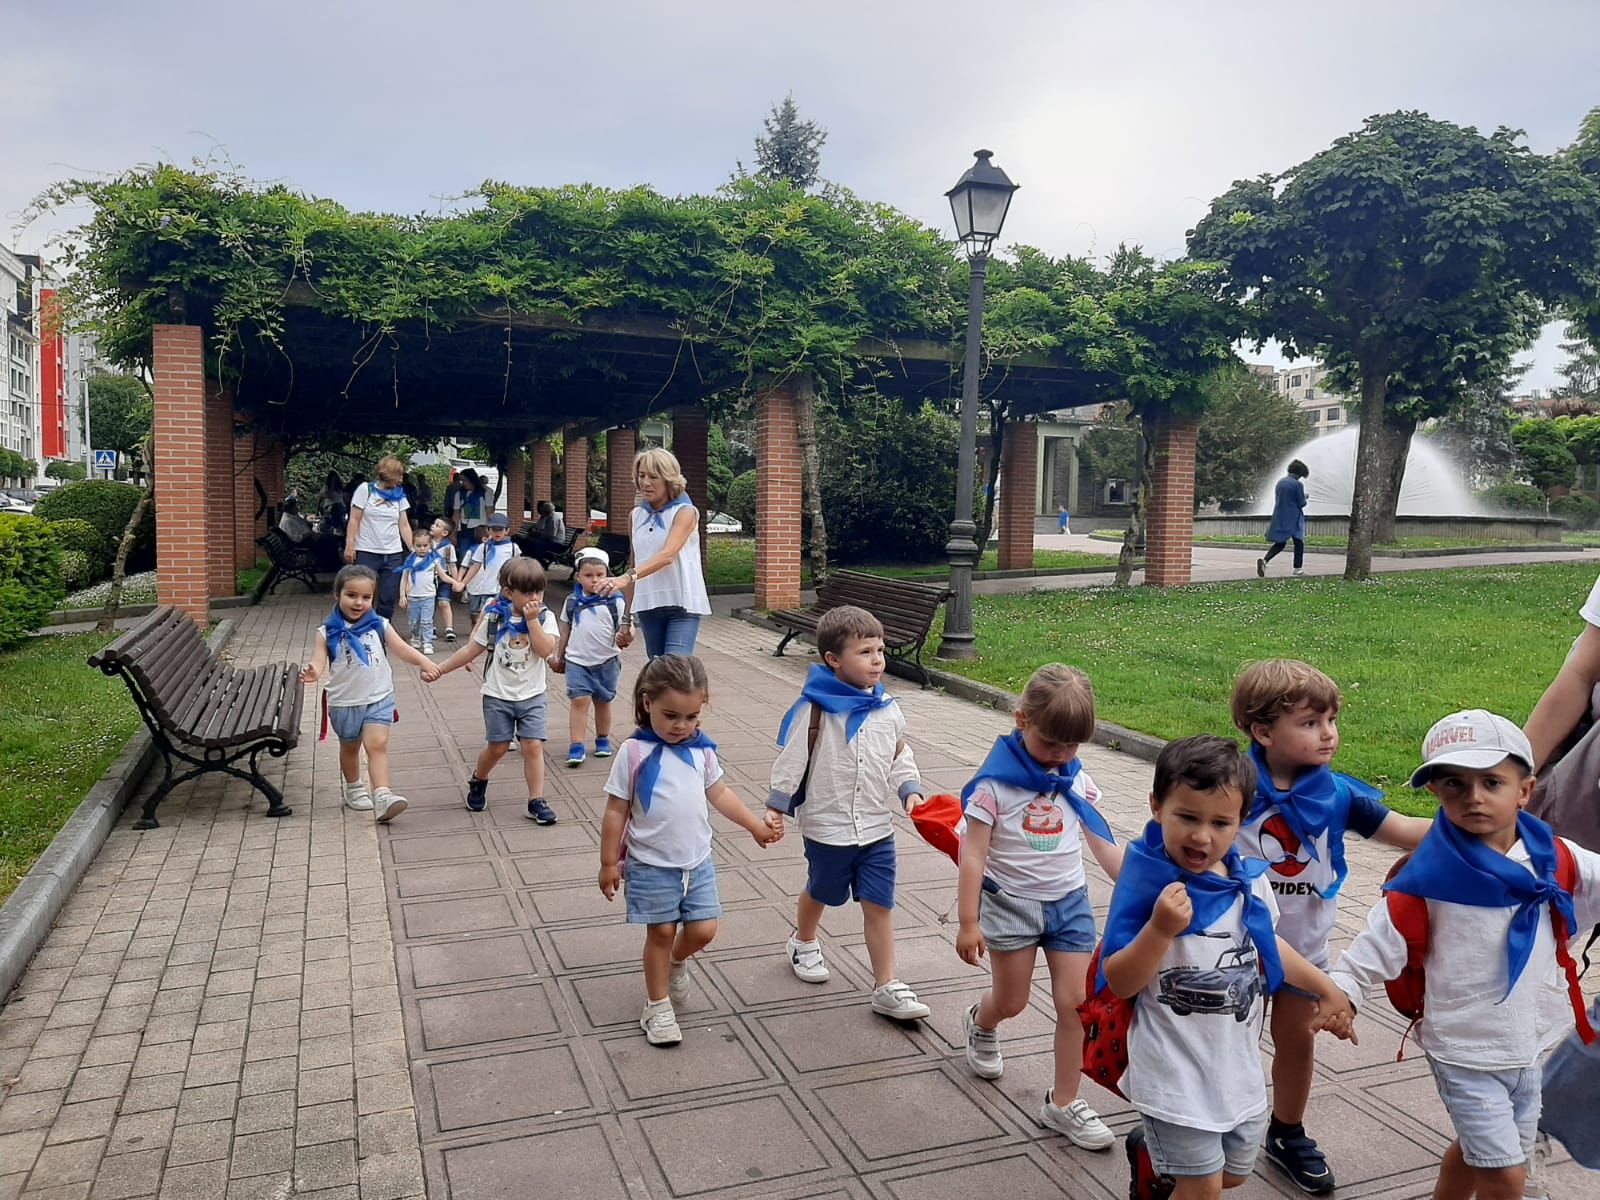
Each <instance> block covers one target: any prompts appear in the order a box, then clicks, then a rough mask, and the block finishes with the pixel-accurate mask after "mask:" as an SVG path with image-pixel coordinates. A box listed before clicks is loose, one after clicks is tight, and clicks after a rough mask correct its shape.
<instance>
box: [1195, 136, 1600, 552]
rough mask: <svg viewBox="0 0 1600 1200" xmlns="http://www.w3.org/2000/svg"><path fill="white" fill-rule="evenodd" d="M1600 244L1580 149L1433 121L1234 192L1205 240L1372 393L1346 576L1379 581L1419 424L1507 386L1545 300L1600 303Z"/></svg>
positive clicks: (1364, 401)
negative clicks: (1379, 541) (1496, 385)
mask: <svg viewBox="0 0 1600 1200" xmlns="http://www.w3.org/2000/svg"><path fill="white" fill-rule="evenodd" d="M1597 237H1600V185H1597V182H1596V177H1595V176H1594V175H1591V174H1589V173H1586V171H1585V170H1584V169H1583V167H1582V166H1581V165H1580V163H1579V162H1578V161H1577V159H1576V157H1575V156H1573V155H1554V156H1543V155H1538V154H1534V153H1533V152H1532V151H1530V150H1528V149H1527V148H1526V147H1525V146H1523V145H1522V144H1521V135H1520V134H1519V133H1517V132H1515V131H1513V130H1508V129H1499V130H1496V131H1495V132H1494V133H1493V134H1490V135H1488V136H1484V135H1482V134H1480V133H1479V132H1478V131H1477V130H1476V129H1473V128H1470V127H1466V128H1464V127H1461V126H1458V125H1453V124H1451V123H1450V122H1447V121H1437V120H1434V119H1432V118H1431V117H1429V116H1427V115H1426V114H1424V113H1420V112H1397V113H1389V114H1386V115H1383V116H1376V117H1372V118H1369V119H1368V120H1367V122H1366V123H1365V124H1364V125H1363V127H1362V128H1361V129H1360V130H1358V131H1356V132H1355V133H1352V134H1349V135H1347V136H1345V137H1341V138H1339V139H1338V140H1337V141H1335V142H1334V143H1333V145H1332V146H1330V147H1329V148H1328V149H1326V150H1323V151H1321V152H1320V153H1318V154H1316V155H1314V156H1312V157H1311V158H1310V159H1308V160H1307V161H1306V162H1303V163H1301V164H1299V165H1298V166H1295V167H1292V168H1290V169H1289V170H1288V171H1286V172H1284V173H1283V174H1281V175H1277V176H1270V175H1269V176H1264V177H1262V178H1260V179H1254V180H1247V181H1241V182H1239V183H1236V184H1234V185H1233V187H1232V188H1231V189H1230V190H1229V191H1228V192H1227V193H1225V194H1224V195H1222V196H1220V197H1218V198H1217V199H1216V200H1214V201H1213V202H1212V204H1211V208H1210V211H1209V212H1208V213H1207V214H1206V216H1205V217H1204V218H1202V219H1201V221H1200V222H1199V223H1198V224H1197V225H1196V227H1195V228H1194V229H1193V230H1191V231H1190V234H1189V250H1190V253H1191V254H1192V255H1194V256H1195V257H1197V258H1202V259H1208V260H1211V261H1215V262H1219V263H1221V264H1223V265H1224V266H1225V267H1226V268H1227V272H1228V277H1229V283H1228V290H1229V293H1230V294H1231V295H1232V296H1234V297H1235V298H1236V299H1238V301H1239V302H1240V303H1241V304H1242V305H1243V306H1244V307H1245V310H1246V312H1247V313H1248V314H1249V317H1250V321H1251V325H1252V326H1253V333H1254V335H1255V336H1256V337H1258V338H1261V339H1265V338H1268V337H1276V338H1277V339H1278V340H1279V341H1280V342H1282V343H1283V344H1284V346H1285V347H1286V348H1287V349H1288V351H1289V352H1290V353H1291V354H1294V355H1301V354H1306V355H1311V356H1314V357H1316V358H1318V359H1319V360H1321V361H1322V362H1323V363H1324V365H1326V366H1327V367H1329V368H1330V370H1331V371H1332V373H1333V376H1334V378H1333V380H1332V383H1333V386H1335V387H1337V388H1340V389H1341V390H1347V391H1349V392H1350V394H1352V395H1355V396H1359V398H1360V422H1361V436H1360V443H1359V449H1358V452H1357V463H1356V481H1355V494H1354V497H1353V500H1352V504H1351V509H1352V511H1351V521H1350V540H1349V549H1348V552H1347V557H1346V561H1345V576H1346V578H1349V579H1363V578H1365V577H1366V576H1367V575H1368V573H1369V572H1370V570H1371V563H1372V543H1373V540H1374V537H1375V535H1377V534H1379V533H1380V532H1381V530H1382V526H1383V524H1384V518H1385V517H1386V516H1388V517H1392V514H1393V509H1394V502H1395V501H1397V500H1398V486H1397V485H1398V480H1399V474H1400V472H1401V471H1402V470H1403V467H1404V461H1405V449H1406V448H1407V446H1408V445H1409V442H1410V438H1411V435H1412V432H1413V431H1414V430H1415V427H1416V422H1417V420H1419V419H1421V418H1422V417H1425V416H1429V415H1438V414H1440V413H1443V412H1447V411H1449V409H1450V408H1451V407H1452V406H1453V405H1454V404H1456V403H1458V402H1459V400H1460V397H1461V395H1462V391H1463V389H1465V388H1466V387H1468V386H1470V385H1472V384H1475V383H1480V382H1482V381H1484V380H1485V379H1487V378H1491V377H1493V375H1495V374H1496V373H1497V372H1498V371H1499V370H1500V369H1501V368H1502V367H1503V365H1504V364H1505V362H1506V361H1508V359H1509V358H1510V356H1511V354H1512V353H1514V352H1515V351H1516V350H1518V349H1521V348H1522V347H1523V346H1525V345H1526V344H1527V343H1528V341H1529V340H1531V336H1532V334H1533V332H1534V329H1533V326H1534V325H1535V324H1536V320H1535V318H1536V317H1537V315H1538V313H1539V311H1540V308H1541V306H1542V307H1544V308H1545V309H1547V310H1548V309H1551V308H1555V307H1559V306H1562V305H1568V304H1575V303H1579V302H1581V301H1583V300H1584V299H1585V298H1592V297H1593V296H1594V295H1596V294H1597V293H1600V256H1597V255H1596V252H1595V251H1596V245H1597ZM1596 315H1597V320H1600V312H1597V314H1596Z"/></svg>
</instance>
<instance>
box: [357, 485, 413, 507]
mask: <svg viewBox="0 0 1600 1200" xmlns="http://www.w3.org/2000/svg"><path fill="white" fill-rule="evenodd" d="M367 490H368V491H369V492H371V493H372V494H373V495H374V496H378V497H381V498H382V499H384V500H387V501H389V502H390V503H391V504H399V503H400V501H402V500H404V499H405V498H406V489H405V487H404V486H403V485H400V484H396V485H395V486H394V487H392V488H386V487H384V486H383V485H382V484H381V483H378V482H377V481H376V480H374V481H373V482H372V483H369V484H367Z"/></svg>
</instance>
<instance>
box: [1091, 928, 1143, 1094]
mask: <svg viewBox="0 0 1600 1200" xmlns="http://www.w3.org/2000/svg"><path fill="white" fill-rule="evenodd" d="M1104 951H1105V942H1104V940H1102V941H1101V943H1100V944H1099V945H1098V946H1096V947H1095V948H1094V957H1093V958H1091V959H1090V960H1089V974H1088V977H1087V978H1086V979H1085V980H1084V986H1083V991H1084V995H1085V996H1086V997H1087V999H1085V1000H1084V1002H1083V1003H1082V1004H1080V1005H1078V1020H1079V1021H1080V1022H1081V1023H1082V1024H1083V1073H1084V1074H1085V1075H1087V1076H1088V1077H1089V1078H1090V1079H1092V1080H1094V1081H1095V1082H1096V1083H1098V1084H1099V1085H1100V1086H1101V1087H1103V1088H1105V1089H1106V1091H1108V1092H1115V1093H1116V1094H1117V1095H1119V1096H1122V1087H1121V1083H1122V1075H1123V1072H1124V1071H1126V1070H1127V1069H1128V1029H1129V1027H1130V1026H1132V1024H1133V1000H1132V999H1131V998H1124V997H1122V996H1119V995H1117V994H1116V993H1115V992H1113V991H1112V990H1111V988H1110V986H1109V985H1107V986H1106V987H1103V988H1098V989H1097V988H1096V987H1095V980H1096V979H1098V978H1099V975H1100V955H1101V954H1102V953H1103V952H1104ZM1122 1098H1123V1099H1124V1100H1126V1099H1127V1097H1126V1096H1122Z"/></svg>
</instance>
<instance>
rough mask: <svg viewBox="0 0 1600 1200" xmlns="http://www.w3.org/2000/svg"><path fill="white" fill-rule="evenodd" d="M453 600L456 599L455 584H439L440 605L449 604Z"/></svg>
mask: <svg viewBox="0 0 1600 1200" xmlns="http://www.w3.org/2000/svg"><path fill="white" fill-rule="evenodd" d="M455 598H456V585H455V584H453V583H440V584H439V601H440V603H442V604H449V603H450V601H452V600H454V599H455Z"/></svg>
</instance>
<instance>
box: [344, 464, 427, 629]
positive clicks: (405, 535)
mask: <svg viewBox="0 0 1600 1200" xmlns="http://www.w3.org/2000/svg"><path fill="white" fill-rule="evenodd" d="M376 475H377V478H376V479H375V480H373V481H370V482H368V481H366V480H363V481H362V482H361V483H360V484H358V485H357V486H356V490H355V492H354V494H353V495H352V496H351V499H350V527H349V529H348V530H346V532H345V536H344V561H345V562H347V563H360V564H361V565H362V566H364V567H371V568H372V569H373V570H374V571H375V572H377V576H378V596H377V603H376V604H374V605H373V607H374V608H375V609H376V610H377V613H378V615H379V616H380V617H382V618H383V619H384V620H386V621H387V620H392V619H393V617H394V606H395V602H396V601H398V600H399V599H400V572H399V570H398V568H399V566H400V564H401V563H402V562H404V561H405V557H406V555H407V554H408V553H410V551H411V521H410V519H409V518H408V517H407V516H406V513H407V512H408V511H410V509H411V502H410V501H409V500H407V499H406V490H405V488H404V487H403V486H401V484H402V481H403V480H404V479H405V475H406V465H405V463H403V462H401V461H400V460H399V459H398V458H396V457H395V456H394V455H392V454H385V455H384V456H383V457H382V458H380V459H379V460H378V465H377V469H376Z"/></svg>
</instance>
